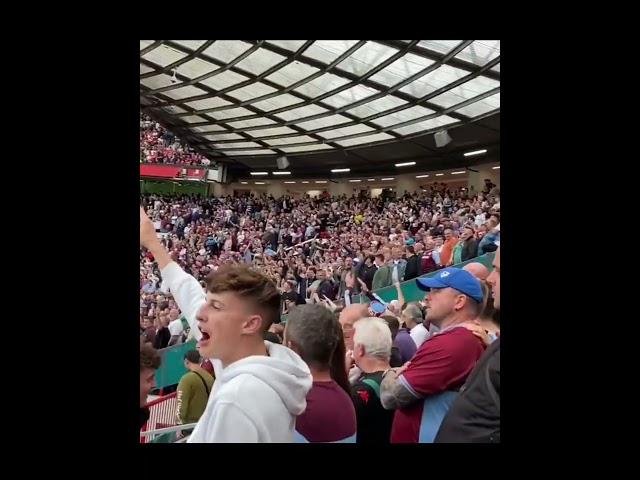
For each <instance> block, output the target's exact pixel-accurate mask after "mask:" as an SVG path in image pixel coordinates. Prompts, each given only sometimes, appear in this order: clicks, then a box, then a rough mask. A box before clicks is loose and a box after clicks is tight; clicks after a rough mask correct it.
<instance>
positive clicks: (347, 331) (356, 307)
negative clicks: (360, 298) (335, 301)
mask: <svg viewBox="0 0 640 480" xmlns="http://www.w3.org/2000/svg"><path fill="white" fill-rule="evenodd" d="M367 316H368V309H367V305H366V304H363V303H359V304H353V305H349V306H347V307H345V308H344V309H343V310H342V312H340V317H339V319H338V321H339V322H340V326H341V327H342V333H343V336H344V343H345V346H346V349H347V350H348V351H352V350H353V348H354V345H353V333H354V325H355V323H356V322H357V321H358V320H360V319H361V318H366V317H367Z"/></svg>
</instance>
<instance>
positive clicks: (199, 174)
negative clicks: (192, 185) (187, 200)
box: [185, 168, 207, 179]
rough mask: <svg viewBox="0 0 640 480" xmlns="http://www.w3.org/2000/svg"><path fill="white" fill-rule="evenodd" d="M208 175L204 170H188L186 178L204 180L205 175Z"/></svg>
mask: <svg viewBox="0 0 640 480" xmlns="http://www.w3.org/2000/svg"><path fill="white" fill-rule="evenodd" d="M206 173H207V171H206V170H205V169H204V168H187V173H186V175H185V177H187V178H198V179H204V175H205V174H206Z"/></svg>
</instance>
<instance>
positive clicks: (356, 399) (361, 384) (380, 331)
mask: <svg viewBox="0 0 640 480" xmlns="http://www.w3.org/2000/svg"><path fill="white" fill-rule="evenodd" d="M354 328H355V334H354V337H353V343H354V348H353V353H352V360H353V361H354V362H355V364H356V365H357V366H358V368H359V369H360V370H361V371H362V372H363V373H362V375H361V376H360V378H359V379H358V380H357V381H356V382H355V383H354V384H353V386H352V387H351V397H352V399H353V404H354V406H355V408H356V417H357V422H358V434H357V437H356V443H361V444H388V443H389V440H390V438H391V425H392V423H393V414H394V412H393V410H385V408H384V407H383V406H382V403H381V402H380V383H381V382H382V375H383V374H384V372H385V371H386V370H388V369H389V368H391V367H390V365H389V358H390V357H391V344H392V340H391V330H389V327H388V326H387V323H386V322H385V321H384V320H382V319H380V318H374V317H369V318H363V319H361V320H358V321H357V322H356V323H355V325H354Z"/></svg>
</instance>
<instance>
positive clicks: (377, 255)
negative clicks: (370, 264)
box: [375, 253, 384, 262]
mask: <svg viewBox="0 0 640 480" xmlns="http://www.w3.org/2000/svg"><path fill="white" fill-rule="evenodd" d="M375 258H379V259H380V260H382V261H383V262H384V255H383V254H382V253H378V254H376V256H375Z"/></svg>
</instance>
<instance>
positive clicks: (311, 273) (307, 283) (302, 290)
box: [296, 268, 316, 305]
mask: <svg viewBox="0 0 640 480" xmlns="http://www.w3.org/2000/svg"><path fill="white" fill-rule="evenodd" d="M315 278H316V271H315V270H314V269H313V268H309V269H307V270H306V271H303V272H302V273H300V275H298V277H297V280H298V286H297V295H296V304H297V305H304V304H306V303H307V300H309V298H310V293H311V292H310V290H309V289H310V287H311V284H312V283H313V281H314V280H315Z"/></svg>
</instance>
